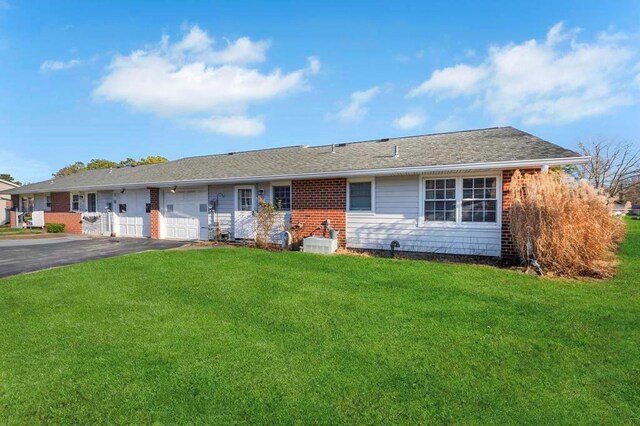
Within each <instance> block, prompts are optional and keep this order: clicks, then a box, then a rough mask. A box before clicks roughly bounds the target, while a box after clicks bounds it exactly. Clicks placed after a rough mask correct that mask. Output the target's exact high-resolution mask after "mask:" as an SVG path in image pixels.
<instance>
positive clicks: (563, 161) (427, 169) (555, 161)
mask: <svg viewBox="0 0 640 426" xmlns="http://www.w3.org/2000/svg"><path fill="white" fill-rule="evenodd" d="M590 158H591V157H588V156H586V157H569V158H545V159H537V160H517V161H496V162H488V163H467V164H446V165H439V166H415V167H394V168H388V169H363V170H345V171H332V172H313V173H297V174H285V175H269V176H247V177H230V178H221V179H194V180H171V181H160V182H137V183H126V184H106V185H91V186H79V187H67V188H56V189H47V190H45V189H43V190H35V191H34V190H31V191H29V193H30V194H33V193H43V192H67V191H86V190H90V189H91V190H114V191H115V190H121V189H122V188H125V189H141V188H147V187H152V188H170V187H173V186H197V185H217V184H229V183H234V184H235V183H237V184H242V183H248V182H251V183H253V182H266V181H272V180H293V179H324V178H341V177H353V176H389V175H401V174H402V175H406V174H422V173H434V172H446V171H452V170H455V171H466V170H504V169H518V168H530V167H542V166H545V165H548V166H560V165H562V166H564V165H573V164H584V163H586V162H588V161H589V159H590ZM17 189H19V188H16V190H17ZM16 190H12V191H11V193H14V194H15V193H17V192H15V191H16Z"/></svg>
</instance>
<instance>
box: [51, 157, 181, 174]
mask: <svg viewBox="0 0 640 426" xmlns="http://www.w3.org/2000/svg"><path fill="white" fill-rule="evenodd" d="M167 161H169V160H167V159H166V158H164V157H161V156H159V155H150V156H148V157H143V158H140V159H138V160H136V159H135V158H126V159H124V160H122V161H119V162H115V161H111V160H103V159H99V158H94V159H92V160H91V161H89V162H88V163H87V164H85V163H83V162H82V161H76V162H75V163H73V164H69V165H67V166H64V167H63V168H61V169H60V170H58V171H57V172H55V173H53V177H54V178H57V177H62V176H69V175H73V174H76V173H80V172H84V171H85V170H97V169H110V168H116V167H127V166H142V165H145V164H158V163H166V162H167Z"/></svg>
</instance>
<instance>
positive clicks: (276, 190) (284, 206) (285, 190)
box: [273, 185, 291, 210]
mask: <svg viewBox="0 0 640 426" xmlns="http://www.w3.org/2000/svg"><path fill="white" fill-rule="evenodd" d="M273 205H274V206H275V207H276V209H277V210H291V187H290V186H288V185H287V186H274V187H273Z"/></svg>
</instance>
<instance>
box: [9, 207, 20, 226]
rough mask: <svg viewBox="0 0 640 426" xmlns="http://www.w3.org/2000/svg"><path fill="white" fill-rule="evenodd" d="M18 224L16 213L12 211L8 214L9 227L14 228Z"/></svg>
mask: <svg viewBox="0 0 640 426" xmlns="http://www.w3.org/2000/svg"><path fill="white" fill-rule="evenodd" d="M17 224H18V213H17V212H15V211H14V210H11V211H10V212H9V226H10V227H12V228H15V227H16V225H17Z"/></svg>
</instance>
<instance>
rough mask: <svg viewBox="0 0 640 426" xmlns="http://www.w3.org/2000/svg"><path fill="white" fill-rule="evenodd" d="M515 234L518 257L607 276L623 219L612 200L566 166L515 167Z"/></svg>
mask: <svg viewBox="0 0 640 426" xmlns="http://www.w3.org/2000/svg"><path fill="white" fill-rule="evenodd" d="M511 196H512V206H511V213H510V215H511V216H510V218H511V235H512V236H513V240H514V243H515V246H516V249H517V250H518V254H519V256H520V258H521V259H522V260H523V261H525V262H529V261H530V260H532V259H535V260H537V262H538V264H539V265H540V266H541V268H542V270H543V271H544V272H545V273H546V272H549V273H552V274H555V275H561V276H570V277H577V276H593V277H601V278H604V277H609V276H611V275H613V273H614V270H615V259H616V250H617V248H618V245H619V244H620V243H621V242H622V240H623V238H624V231H625V228H624V223H623V222H622V221H621V219H619V218H617V217H614V216H612V214H611V205H612V200H610V199H608V198H607V197H606V196H605V195H604V194H603V193H602V192H601V191H598V190H596V189H595V188H593V187H592V186H591V185H589V184H588V183H587V182H586V181H580V182H577V181H576V180H575V179H573V178H571V177H569V176H568V175H566V174H565V173H563V172H556V171H554V172H549V173H535V174H522V173H520V171H517V170H516V172H515V173H514V175H513V177H512V181H511Z"/></svg>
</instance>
